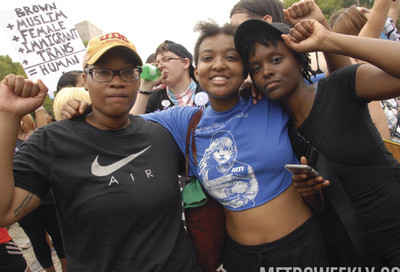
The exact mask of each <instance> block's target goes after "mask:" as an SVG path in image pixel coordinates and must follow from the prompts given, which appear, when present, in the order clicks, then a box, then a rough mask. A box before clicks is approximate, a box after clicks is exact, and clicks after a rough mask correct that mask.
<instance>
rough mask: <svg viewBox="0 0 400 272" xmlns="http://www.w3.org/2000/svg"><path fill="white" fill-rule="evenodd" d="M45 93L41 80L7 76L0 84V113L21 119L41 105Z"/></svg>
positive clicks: (46, 89)
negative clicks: (35, 80) (34, 80)
mask: <svg viewBox="0 0 400 272" xmlns="http://www.w3.org/2000/svg"><path fill="white" fill-rule="evenodd" d="M47 91H48V88H47V87H46V85H44V84H43V82H42V81H41V80H38V81H37V82H36V83H34V82H33V81H31V80H29V79H25V78H24V77H23V76H16V75H12V74H10V75H7V76H6V77H5V78H4V79H3V80H2V81H1V84H0V111H2V112H7V113H11V114H13V115H16V116H19V117H22V116H24V115H26V114H28V113H30V112H33V111H34V110H35V109H37V108H38V107H40V106H41V105H42V104H43V101H44V99H45V97H46V94H47Z"/></svg>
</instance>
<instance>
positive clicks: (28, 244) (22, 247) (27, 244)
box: [19, 239, 32, 249]
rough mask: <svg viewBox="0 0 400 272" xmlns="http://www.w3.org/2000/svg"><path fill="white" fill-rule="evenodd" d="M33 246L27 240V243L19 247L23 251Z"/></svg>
mask: <svg viewBox="0 0 400 272" xmlns="http://www.w3.org/2000/svg"><path fill="white" fill-rule="evenodd" d="M31 246H32V243H31V241H30V240H29V239H27V240H26V241H25V242H23V243H21V245H20V246H19V247H20V248H21V249H27V248H30V247H31Z"/></svg>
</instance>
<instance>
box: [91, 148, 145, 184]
mask: <svg viewBox="0 0 400 272" xmlns="http://www.w3.org/2000/svg"><path fill="white" fill-rule="evenodd" d="M150 147H151V145H150V146H148V147H146V148H145V149H143V150H142V151H140V152H138V153H135V154H132V155H129V156H128V157H126V158H123V159H122V160H119V161H117V162H114V163H113V164H110V165H107V166H102V165H100V164H99V162H98V158H99V155H97V157H96V158H95V159H94V161H93V163H92V169H91V170H92V174H93V175H95V176H98V177H104V176H108V175H110V174H111V173H113V172H115V171H117V170H118V169H120V168H122V167H123V166H125V165H127V164H128V163H130V162H131V161H132V160H134V159H136V158H137V157H139V156H140V155H141V154H143V153H144V152H145V151H146V150H147V149H149V148H150Z"/></svg>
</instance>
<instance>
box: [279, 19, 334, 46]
mask: <svg viewBox="0 0 400 272" xmlns="http://www.w3.org/2000/svg"><path fill="white" fill-rule="evenodd" d="M328 33H329V31H328V30H327V29H326V28H325V27H324V26H322V25H321V24H320V23H318V22H317V21H316V20H312V19H306V20H303V21H301V22H300V23H297V24H296V25H295V26H294V27H293V28H292V29H291V30H290V33H289V35H282V38H283V40H284V41H285V43H286V45H287V46H289V47H290V48H291V49H293V50H294V51H296V52H303V53H304V52H312V51H322V50H321V49H323V48H322V47H321V43H322V41H323V40H324V39H325V38H326V36H327V35H328Z"/></svg>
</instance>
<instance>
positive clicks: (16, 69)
mask: <svg viewBox="0 0 400 272" xmlns="http://www.w3.org/2000/svg"><path fill="white" fill-rule="evenodd" d="M8 74H14V75H22V76H24V77H25V78H26V74H25V71H24V68H22V65H21V64H20V63H19V62H13V61H12V59H11V58H10V56H8V55H5V56H2V55H0V79H1V80H2V79H3V78H4V77H5V76H6V75H8Z"/></svg>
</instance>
